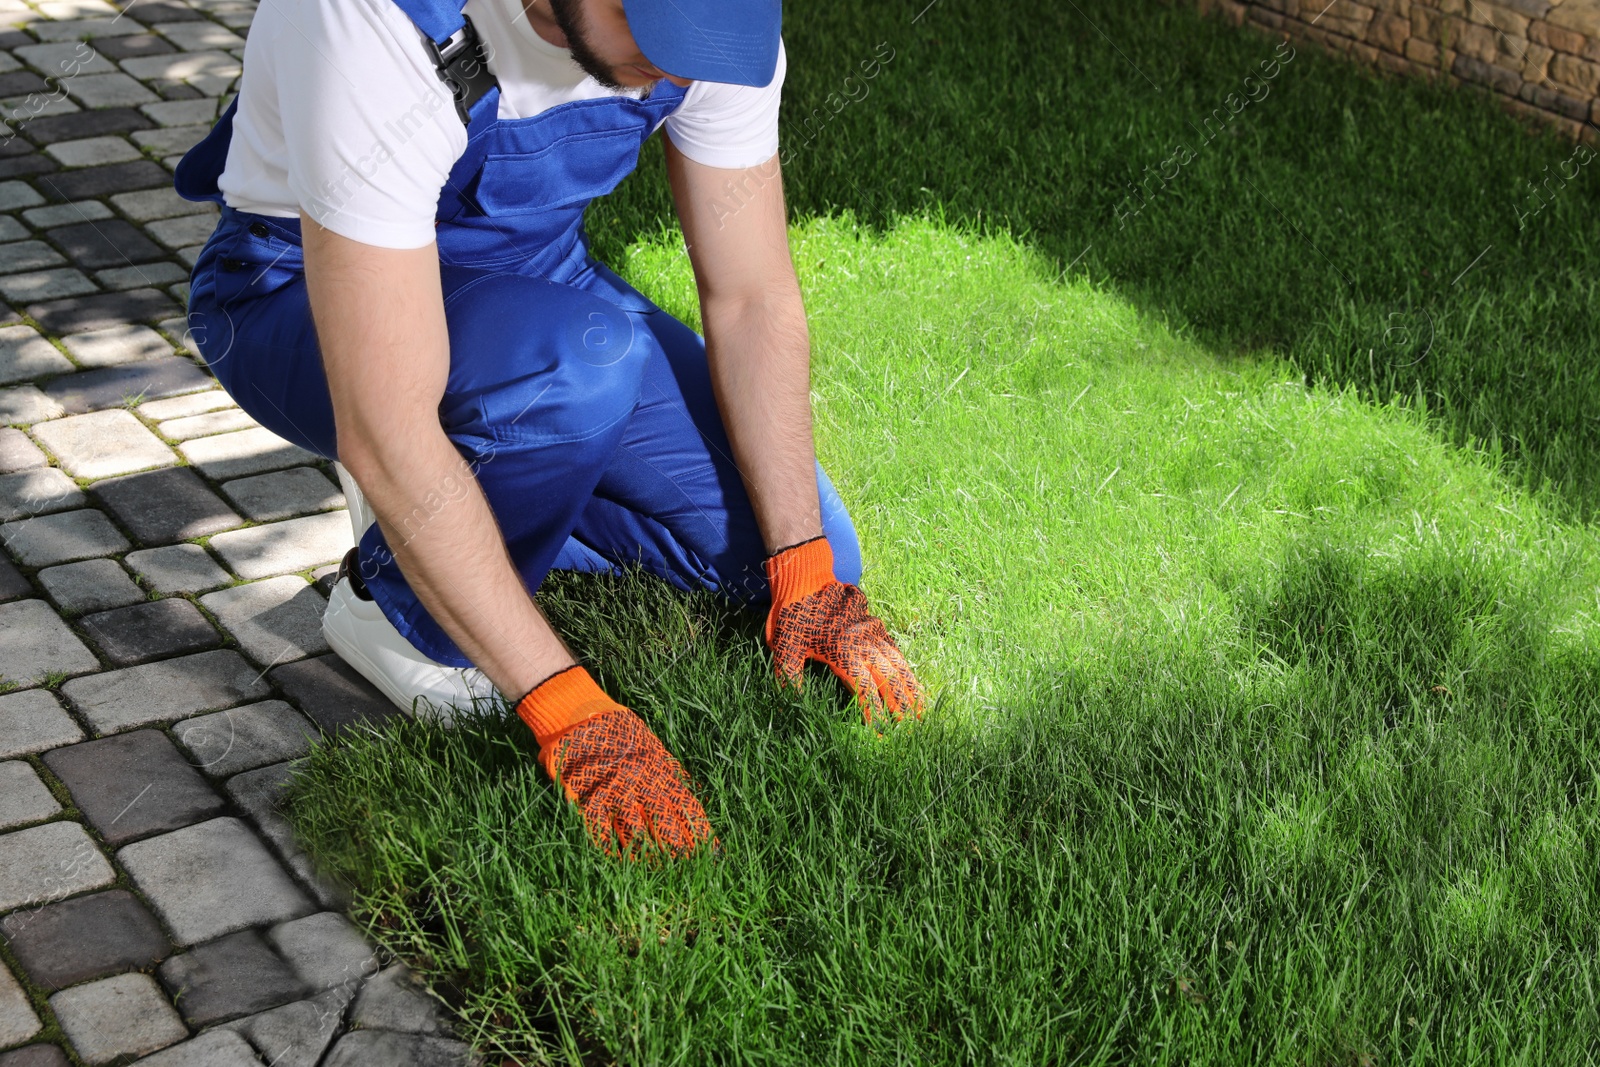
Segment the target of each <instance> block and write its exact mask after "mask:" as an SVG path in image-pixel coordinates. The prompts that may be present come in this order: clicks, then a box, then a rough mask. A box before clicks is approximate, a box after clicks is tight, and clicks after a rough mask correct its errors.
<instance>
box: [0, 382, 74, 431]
mask: <svg viewBox="0 0 1600 1067" xmlns="http://www.w3.org/2000/svg"><path fill="white" fill-rule="evenodd" d="M61 414H62V410H61V405H60V404H57V403H56V402H55V401H54V400H51V399H50V398H49V397H47V396H45V395H44V394H43V393H41V392H40V391H39V389H38V387H37V386H32V385H19V386H17V387H16V388H14V389H0V423H11V424H12V425H17V424H22V425H28V424H30V423H35V422H43V421H44V420H46V419H54V418H57V417H59V416H60V415H61Z"/></svg>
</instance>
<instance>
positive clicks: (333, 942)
mask: <svg viewBox="0 0 1600 1067" xmlns="http://www.w3.org/2000/svg"><path fill="white" fill-rule="evenodd" d="M267 941H268V942H269V943H270V944H271V945H272V947H273V948H275V949H277V950H278V952H279V954H281V955H282V956H283V958H284V959H285V960H287V961H288V962H289V966H290V967H292V968H293V969H294V972H295V974H297V975H299V977H300V980H301V981H302V982H304V983H305V984H306V985H307V986H308V987H309V988H311V989H314V990H322V989H332V988H334V987H335V986H339V985H348V986H349V987H350V988H352V989H354V988H356V987H357V986H358V984H359V983H360V982H362V981H363V980H364V979H367V978H370V977H372V976H373V975H375V974H377V973H378V970H379V967H380V960H379V953H378V950H377V949H376V948H374V947H373V946H371V945H369V944H367V941H366V939H365V938H364V937H362V936H361V931H360V930H357V929H356V928H355V926H354V925H352V924H351V922H350V920H349V919H346V918H345V917H344V916H343V915H341V914H339V913H338V912H336V911H321V912H318V913H317V914H315V915H307V916H306V917H305V918H303V919H295V920H294V921H293V922H287V923H284V924H282V925H281V926H276V927H273V928H272V929H271V930H270V931H268V932H267Z"/></svg>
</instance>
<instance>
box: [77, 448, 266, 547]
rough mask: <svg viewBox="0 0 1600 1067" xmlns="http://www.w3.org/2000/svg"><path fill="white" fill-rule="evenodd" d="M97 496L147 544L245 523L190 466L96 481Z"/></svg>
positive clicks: (165, 541)
mask: <svg viewBox="0 0 1600 1067" xmlns="http://www.w3.org/2000/svg"><path fill="white" fill-rule="evenodd" d="M93 493H94V495H95V496H96V497H97V498H98V499H99V500H100V502H101V503H102V504H104V505H105V507H106V508H107V510H109V511H110V512H111V514H113V515H115V516H116V517H117V520H118V521H119V522H121V523H122V525H123V526H124V527H125V528H126V529H127V530H128V532H129V533H131V534H133V536H134V538H135V539H136V540H138V541H139V543H140V544H143V545H164V544H170V543H172V542H173V541H187V540H189V539H190V538H194V537H205V536H207V535H208V534H214V533H216V532H218V531H219V530H226V529H228V528H229V527H233V526H237V525H239V523H240V522H241V521H242V520H241V519H240V518H239V516H238V515H235V514H234V513H233V510H232V509H231V508H229V507H228V505H227V504H224V503H223V502H222V498H221V497H219V496H217V494H215V493H213V492H212V491H211V490H210V489H209V488H208V487H207V486H206V484H205V483H204V482H202V481H201V480H200V478H199V476H198V475H196V474H195V473H194V471H192V470H189V469H188V468H187V467H173V468H168V469H166V470H157V471H147V472H145V473H143V474H134V475H129V476H128V477H126V478H112V479H108V480H106V481H103V482H97V483H95V485H94V488H93Z"/></svg>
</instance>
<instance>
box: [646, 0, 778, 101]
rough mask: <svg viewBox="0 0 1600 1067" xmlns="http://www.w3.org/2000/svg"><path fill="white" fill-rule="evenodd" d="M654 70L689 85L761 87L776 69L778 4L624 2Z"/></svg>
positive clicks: (761, 0)
mask: <svg viewBox="0 0 1600 1067" xmlns="http://www.w3.org/2000/svg"><path fill="white" fill-rule="evenodd" d="M622 11H623V14H624V15H625V16H626V17H627V19H628V28H629V29H630V30H631V31H632V32H633V39H634V40H635V41H636V42H637V43H638V45H639V51H641V52H643V53H644V56H645V58H646V59H648V60H649V61H650V62H651V63H653V64H654V65H655V66H657V67H660V68H661V69H662V70H664V71H666V72H667V73H668V74H671V75H673V76H674V77H678V78H687V79H689V80H691V81H709V82H725V83H727V84H730V85H752V86H756V87H758V88H759V87H761V86H764V85H767V84H769V83H770V82H771V81H772V76H773V74H774V73H776V71H777V69H778V40H779V37H780V36H781V35H782V30H783V6H782V0H623V4H622Z"/></svg>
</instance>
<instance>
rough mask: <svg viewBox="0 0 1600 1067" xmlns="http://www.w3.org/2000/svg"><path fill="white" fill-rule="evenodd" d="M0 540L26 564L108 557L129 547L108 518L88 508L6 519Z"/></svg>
mask: <svg viewBox="0 0 1600 1067" xmlns="http://www.w3.org/2000/svg"><path fill="white" fill-rule="evenodd" d="M0 543H3V544H4V545H5V547H6V548H7V549H8V550H10V552H11V554H12V555H13V556H15V557H16V558H17V562H19V563H21V564H22V565H23V566H25V567H48V566H49V565H50V564H52V563H67V562H70V561H71V560H75V559H87V558H88V557H90V556H109V555H113V554H114V553H117V552H121V551H123V550H124V549H126V548H127V547H128V541H127V538H125V537H123V536H122V535H121V534H120V533H118V532H117V529H116V527H114V526H112V525H111V522H110V520H108V519H107V518H106V517H105V516H104V515H102V514H101V513H100V512H98V511H93V510H90V509H88V508H84V509H81V510H78V511H62V512H58V513H56V514H54V515H40V516H38V517H37V518H32V519H18V520H17V521H15V522H8V523H6V524H5V525H3V526H0Z"/></svg>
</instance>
